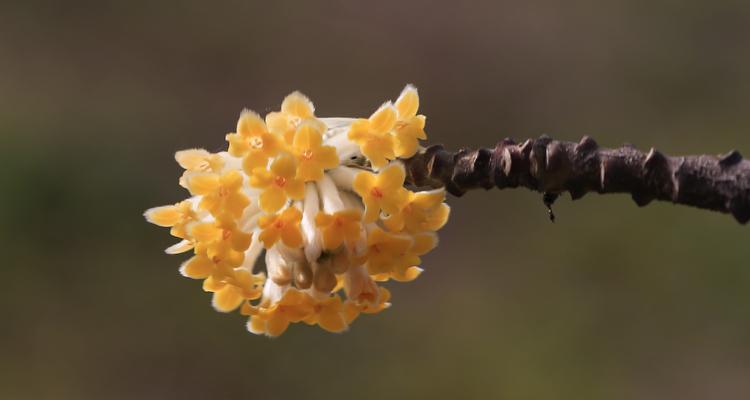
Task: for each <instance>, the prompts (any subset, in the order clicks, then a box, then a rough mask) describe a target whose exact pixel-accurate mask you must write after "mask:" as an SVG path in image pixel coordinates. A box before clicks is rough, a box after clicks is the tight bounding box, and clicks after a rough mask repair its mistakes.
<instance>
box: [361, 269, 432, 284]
mask: <svg viewBox="0 0 750 400" xmlns="http://www.w3.org/2000/svg"><path fill="white" fill-rule="evenodd" d="M422 271H424V270H423V269H422V268H419V267H417V266H416V265H412V266H411V267H409V268H406V269H404V270H400V271H392V272H386V273H382V274H375V275H373V276H372V279H374V280H375V281H377V282H385V281H388V280H391V279H393V280H394V281H396V282H411V281H413V280H415V279H417V278H418V277H419V275H422Z"/></svg>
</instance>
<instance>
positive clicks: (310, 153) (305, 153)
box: [302, 149, 313, 160]
mask: <svg viewBox="0 0 750 400" xmlns="http://www.w3.org/2000/svg"><path fill="white" fill-rule="evenodd" d="M312 157H313V151H312V150H310V149H307V150H305V151H303V152H302V158H304V159H305V160H310V159H311V158H312Z"/></svg>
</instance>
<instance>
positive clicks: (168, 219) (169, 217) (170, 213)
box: [143, 205, 183, 227]
mask: <svg viewBox="0 0 750 400" xmlns="http://www.w3.org/2000/svg"><path fill="white" fill-rule="evenodd" d="M182 215H183V214H182V212H181V211H180V208H179V207H177V206H176V205H175V206H161V207H154V208H149V209H148V210H146V212H145V213H144V214H143V216H144V217H146V221H148V222H150V223H152V224H154V225H158V226H164V227H168V226H174V225H175V224H177V223H178V222H180V221H181V220H182Z"/></svg>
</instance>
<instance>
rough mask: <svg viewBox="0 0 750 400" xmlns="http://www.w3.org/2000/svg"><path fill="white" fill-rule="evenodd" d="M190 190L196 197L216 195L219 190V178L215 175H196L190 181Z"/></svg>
mask: <svg viewBox="0 0 750 400" xmlns="http://www.w3.org/2000/svg"><path fill="white" fill-rule="evenodd" d="M187 184H188V190H190V193H192V194H193V195H195V196H203V195H207V194H211V193H214V192H215V191H217V190H218V189H219V186H220V181H219V176H218V175H215V174H209V175H196V176H193V177H191V178H190V179H188V182H187Z"/></svg>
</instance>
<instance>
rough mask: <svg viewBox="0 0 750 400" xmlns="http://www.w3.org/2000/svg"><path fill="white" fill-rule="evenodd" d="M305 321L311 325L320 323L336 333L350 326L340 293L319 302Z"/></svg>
mask: <svg viewBox="0 0 750 400" xmlns="http://www.w3.org/2000/svg"><path fill="white" fill-rule="evenodd" d="M304 321H305V323H307V324H309V325H318V326H320V327H321V328H323V329H325V330H327V331H328V332H334V333H339V332H343V331H345V330H346V328H347V327H348V324H347V322H346V316H345V314H344V303H343V302H342V301H341V297H339V296H338V295H333V296H331V297H328V298H326V299H323V300H321V301H319V302H317V303H316V304H315V305H314V306H313V312H312V313H311V314H310V315H309V316H308V317H307V318H305V320H304Z"/></svg>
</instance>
